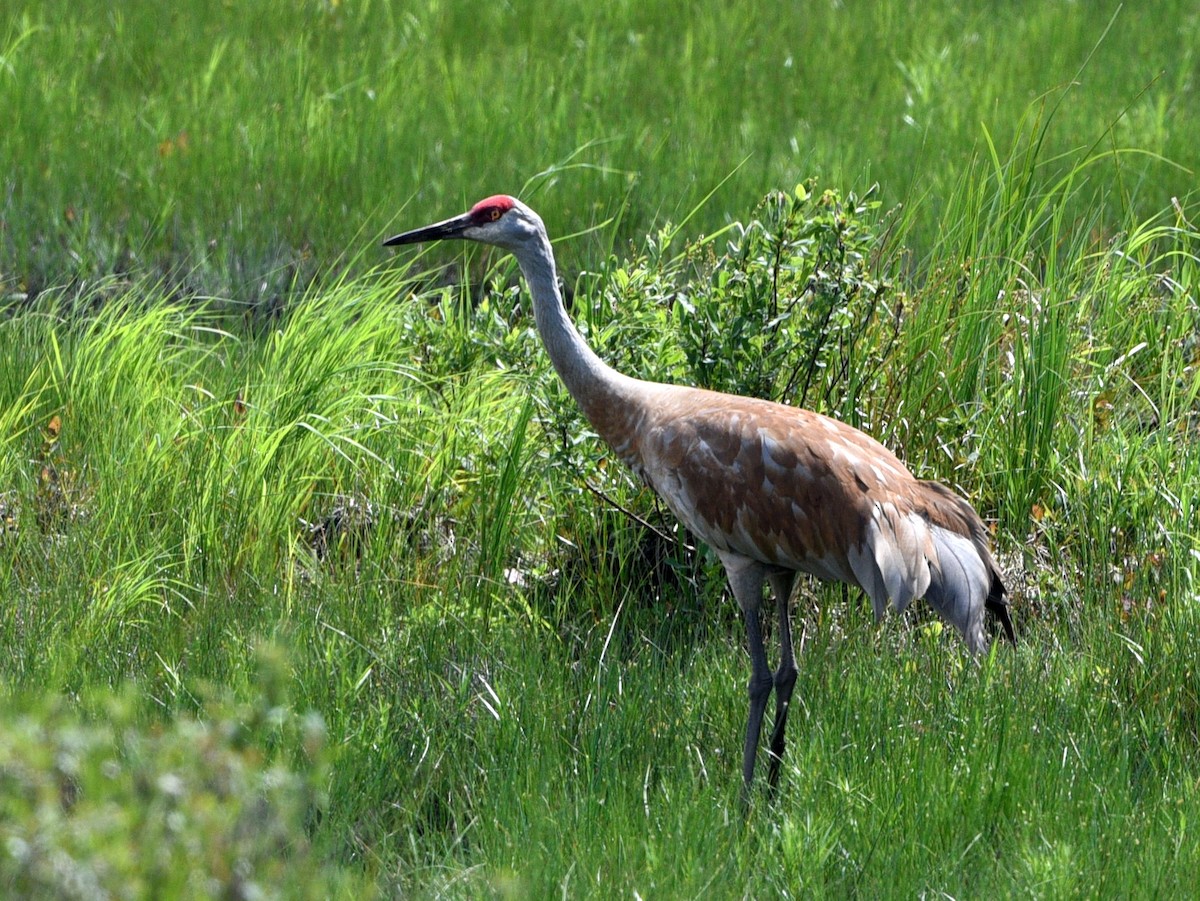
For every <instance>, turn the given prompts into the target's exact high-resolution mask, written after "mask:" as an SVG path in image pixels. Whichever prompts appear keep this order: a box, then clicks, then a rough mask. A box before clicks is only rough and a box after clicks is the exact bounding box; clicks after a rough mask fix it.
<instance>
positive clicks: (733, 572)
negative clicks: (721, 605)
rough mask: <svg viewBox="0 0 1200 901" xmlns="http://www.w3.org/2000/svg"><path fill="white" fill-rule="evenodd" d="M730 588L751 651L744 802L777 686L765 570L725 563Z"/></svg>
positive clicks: (751, 564)
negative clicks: (767, 626) (767, 644)
mask: <svg viewBox="0 0 1200 901" xmlns="http://www.w3.org/2000/svg"><path fill="white" fill-rule="evenodd" d="M722 562H723V563H724V564H725V572H726V574H727V575H728V576H729V587H730V588H732V589H733V596H734V597H735V598H737V602H738V606H739V607H741V608H742V613H743V615H744V616H745V618H746V639H747V644H748V646H749V650H750V667H751V672H750V686H749V692H750V716H749V719H748V720H747V721H746V743H745V745H744V747H743V749H742V800H743V802H748V801H749V800H750V785H751V783H752V782H753V780H754V759H755V757H756V755H757V753H758V738H759V734H760V733H761V732H762V721H763V712H764V711H765V710H766V709H767V698H768V697H769V696H770V694H771V687H772V685H773V684H774V683H773V680H772V678H771V668H770V667H769V666H767V654H766V651H765V650H764V649H763V640H762V627H761V624H760V622H759V610H760V608H761V607H762V585H763V575H764V573H763V570H762V567H761V566H759V564H757V563H755V562H754V561H750V560H745V559H744V558H731V559H724V558H722Z"/></svg>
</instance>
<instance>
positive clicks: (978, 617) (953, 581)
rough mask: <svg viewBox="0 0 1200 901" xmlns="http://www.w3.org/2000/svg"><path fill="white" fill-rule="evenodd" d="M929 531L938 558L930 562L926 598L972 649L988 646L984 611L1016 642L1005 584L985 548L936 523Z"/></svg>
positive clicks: (1009, 638)
mask: <svg viewBox="0 0 1200 901" xmlns="http://www.w3.org/2000/svg"><path fill="white" fill-rule="evenodd" d="M932 532H933V545H934V547H935V548H936V549H937V557H938V559H937V563H936V565H934V564H933V561H930V563H931V565H930V567H929V588H928V590H926V592H925V600H927V601H928V602H929V603H930V604H931V605H933V608H934V609H935V610H937V612H938V613H939V614H940V615H941V616H942V618H943V619H945V620H946V621H947V622H949V623H950V624H951V625H953V626H954V627H955V628H956V629H958V631H959V632H961V633H962V636H963V638H964V639H965V640H966V642H967V647H969V648H970V649H971V651H972V652H979V651H982V650H983V649H984V648H985V647H986V646H987V639H986V638H985V637H984V632H983V616H984V611H987V612H989V613H991V614H992V615H993V616H995V617H996V618H997V619H998V620H999V621H1000V625H1001V627H1002V628H1003V629H1004V634H1005V637H1007V638H1008V640H1009V641H1010V642H1012V643H1013V644H1014V645H1015V644H1016V643H1017V636H1016V633H1015V632H1014V631H1013V624H1012V618H1011V617H1010V616H1009V614H1008V601H1007V600H1006V599H1005V596H1004V595H1005V592H1004V583H1003V582H1001V581H1000V572H999V570H997V568H996V564H995V563H994V562H993V561H992V555H991V554H990V553H988V551H987V548H986V547H983V548H981V547H979V545H977V544H976V543H975V542H974V541H973V540H972V539H970V538H967V537H965V536H963V535H959V534H957V533H955V532H951V531H949V530H947V529H943V528H940V527H938V526H933V527H932Z"/></svg>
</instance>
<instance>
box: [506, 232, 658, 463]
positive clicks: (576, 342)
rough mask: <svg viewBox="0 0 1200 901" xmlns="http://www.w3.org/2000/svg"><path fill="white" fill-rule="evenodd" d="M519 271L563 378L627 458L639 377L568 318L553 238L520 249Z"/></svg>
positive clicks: (544, 340) (603, 433) (592, 419)
mask: <svg viewBox="0 0 1200 901" xmlns="http://www.w3.org/2000/svg"><path fill="white" fill-rule="evenodd" d="M516 257H517V262H518V263H519V264H520V266H521V273H522V274H523V275H524V276H525V281H526V282H527V283H528V284H529V293H530V295H531V296H532V298H533V316H534V320H535V321H536V322H537V329H538V333H539V334H540V335H541V336H542V343H544V344H545V345H546V352H547V353H548V354H549V355H550V361H551V362H552V363H553V364H554V369H555V370H556V371H557V372H558V375H559V378H561V379H562V380H563V384H564V385H566V386H567V390H568V391H569V392H571V396H572V397H573V398H575V402H576V403H578V404H579V406H580V407H581V408H582V409H583V412H584V415H585V416H587V418H588V421H590V422H591V423H592V425H593V426H594V427H595V429H596V431H597V432H598V433H599V434H600V437H601V438H603V439H604V440H605V441H607V442H608V443H609V444H610V445H612V446H613V447H614V448H615V449H616V450H617V452H618V453H620V454H621V455H622V456H626V455H627V452H628V450H629V448H628V447H627V442H628V438H629V434H630V431H631V429H632V427H633V423H632V422H630V421H629V415H630V414H635V415H636V411H635V409H634V408H635V407H636V396H637V394H638V392H637V390H636V386H637V385H638V384H639V383H638V382H637V381H636V380H635V379H631V378H629V377H628V376H624V375H622V374H621V373H619V372H617V371H616V370H615V369H613V368H612V367H611V366H609V365H608V364H606V363H605V362H604V361H603V360H601V359H600V357H598V356H597V355H596V353H595V351H593V350H592V349H591V348H590V347H588V345H587V343H586V342H585V341H584V340H583V336H582V335H580V334H579V331H578V330H577V329H576V328H575V325H574V323H572V322H571V319H570V317H569V316H567V311H566V307H564V305H563V300H562V294H561V293H560V292H559V289H558V276H557V273H556V271H555V267H554V255H553V253H552V252H551V250H550V242H549V240H548V239H546V238H545V237H544V236H543V237H542V238H541V241H540V242H538V243H537V244H534V245H532V246H528V245H527V246H524V247H522V248H521V249H520V250H519V251H517V253H516Z"/></svg>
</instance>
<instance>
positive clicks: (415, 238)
mask: <svg viewBox="0 0 1200 901" xmlns="http://www.w3.org/2000/svg"><path fill="white" fill-rule="evenodd" d="M545 235H546V227H545V226H544V225H542V220H541V219H540V218H539V217H538V214H537V213H535V212H534V211H533V210H531V209H530V208H529V207H527V206H525V204H523V203H521V201H519V200H517V199H516V198H515V197H509V196H508V195H507V194H496V195H495V196H493V197H488V198H486V199H484V200H481V201H479V203H477V204H475V206H473V207H471V209H469V210H467V212H465V213H463V214H462V215H461V216H455V217H454V218H452V219H445V220H443V221H441V222H435V223H434V224H433V225H426V226H425V227H424V228H416V229H413V230H412V231H407V232H402V233H400V234H398V235H395V236H393V237H391V238H388V239H387V240H386V241H384V242H383V244H384V246H385V247H393V246H396V245H398V244H418V243H420V242H422V241H440V240H443V239H445V238H463V239H465V240H467V241H479V242H480V243H482V244H493V245H495V246H496V247H502V248H504V249H505V250H508V251H518V250H520V249H521V248H522V247H525V246H527V245H529V244H531V243H533V242H536V241H538V240H539V239H544V238H545Z"/></svg>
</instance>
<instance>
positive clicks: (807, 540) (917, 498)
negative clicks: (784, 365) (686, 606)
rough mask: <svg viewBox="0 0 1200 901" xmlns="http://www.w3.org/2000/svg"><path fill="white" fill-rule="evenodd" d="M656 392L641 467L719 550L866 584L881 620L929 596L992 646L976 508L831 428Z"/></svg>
mask: <svg viewBox="0 0 1200 901" xmlns="http://www.w3.org/2000/svg"><path fill="white" fill-rule="evenodd" d="M647 389H648V392H649V396H648V398H647V402H646V404H645V407H646V412H645V413H644V414H643V415H642V416H641V417H639V420H638V441H637V446H636V457H637V459H636V460H630V462H631V463H632V464H633V465H634V467H635V469H638V470H639V471H640V472H641V473H642V474H643V475H644V476H645V478H646V479H647V481H648V482H649V483H650V484H651V485H652V486H653V487H654V489H655V490H656V491H657V492H658V493H659V494H660V495H661V496H662V498H663V499H664V501H665V502H666V503H667V505H668V506H669V507H670V508H671V510H672V512H674V513H675V515H676V516H678V517H679V518H680V519H681V520H682V521H683V522H684V523H685V524H686V525H687V527H688V528H689V529H691V530H692V531H693V532H694V533H695V534H696V535H697V536H699V537H700V538H701V539H703V540H704V541H705V542H706V543H708V544H709V545H711V546H712V547H713V548H714V549H715V550H716V551H717V552H718V553H721V554H722V555H723V556H726V557H728V556H733V557H737V558H744V559H745V560H746V561H754V562H757V563H759V564H763V565H765V566H768V567H772V568H779V569H791V570H798V571H803V572H807V573H811V574H813V575H816V576H818V577H820V578H824V579H832V580H837V581H842V582H847V583H849V584H852V585H856V586H858V587H861V588H862V589H863V590H864V591H865V592H866V593H867V594H868V595H869V596H870V597H871V599H872V602H873V603H874V606H875V611H876V614H877V615H882V614H883V613H884V611H885V609H886V607H887V606H889V604H890V605H891V606H893V607H895V608H896V609H898V610H903V609H904V608H905V607H906V606H907V605H908V604H909V602H910V601H912V600H913V599H914V598H919V597H922V596H927V595H928V597H929V599H930V601H931V602H932V603H934V606H935V607H937V608H938V609H939V612H941V613H942V615H943V616H944V617H945V618H946V619H947V620H948V621H950V622H951V623H953V624H954V625H955V626H957V627H958V628H959V629H960V630H961V631H962V632H963V635H964V637H965V638H966V639H967V642H968V644H969V645H971V646H972V647H973V648H974V647H976V646H979V645H981V644H982V642H983V638H982V611H983V608H984V602H985V599H986V598H987V597H989V595H990V593H991V588H992V581H993V575H994V574H995V564H994V563H993V562H992V560H991V556H990V553H989V552H988V550H987V537H986V531H985V530H984V528H983V524H982V522H981V521H980V520H979V517H978V516H977V515H976V513H975V511H974V510H973V509H972V508H971V506H970V504H969V503H967V502H966V501H965V500H963V499H962V498H960V497H958V495H956V494H954V492H952V491H950V490H949V489H948V488H945V487H944V486H942V485H939V484H937V483H935V482H925V481H921V480H918V479H916V478H915V477H914V476H913V475H912V474H911V473H910V472H909V471H908V469H907V468H906V467H905V466H904V464H903V463H902V462H901V461H900V460H899V459H898V458H897V457H896V456H895V455H894V454H893V453H892V452H891V451H889V450H888V449H887V448H885V447H884V446H883V445H882V444H880V443H879V442H878V441H875V440H874V439H873V438H871V437H869V436H868V435H866V434H864V433H863V432H861V431H859V430H857V429H854V428H852V427H850V426H848V425H846V424H844V423H841V422H838V421H837V420H834V419H830V418H829V417H826V416H821V415H820V414H817V413H813V412H810V411H807V410H801V409H797V408H793V407H787V406H784V405H781V404H775V403H771V402H769V401H763V400H755V399H752V398H743V397H738V396H735V395H727V394H720V393H716V392H711V391H702V390H698V389H691V388H683V387H676V386H661V385H653V386H649V385H648V386H647ZM997 580H998V576H997ZM1000 590H1001V592H1002V590H1003V589H1002V588H1001V589H1000Z"/></svg>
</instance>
